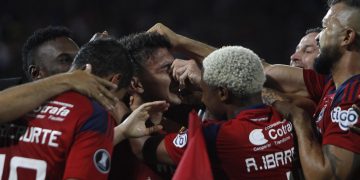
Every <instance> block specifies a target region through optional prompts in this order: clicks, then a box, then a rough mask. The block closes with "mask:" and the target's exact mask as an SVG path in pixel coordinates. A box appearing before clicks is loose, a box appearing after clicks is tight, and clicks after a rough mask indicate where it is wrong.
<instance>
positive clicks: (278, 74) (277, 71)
mask: <svg viewBox="0 0 360 180" xmlns="http://www.w3.org/2000/svg"><path fill="white" fill-rule="evenodd" d="M264 73H265V74H266V82H265V85H264V86H265V87H268V88H272V89H275V90H277V91H280V92H282V93H286V94H289V95H290V94H292V95H298V96H302V97H308V96H309V93H308V92H307V89H306V85H305V82H304V77H303V70H302V69H301V68H295V67H290V66H286V65H280V64H276V65H267V66H265V67H264Z"/></svg>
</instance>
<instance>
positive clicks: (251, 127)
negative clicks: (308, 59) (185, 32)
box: [138, 46, 294, 179]
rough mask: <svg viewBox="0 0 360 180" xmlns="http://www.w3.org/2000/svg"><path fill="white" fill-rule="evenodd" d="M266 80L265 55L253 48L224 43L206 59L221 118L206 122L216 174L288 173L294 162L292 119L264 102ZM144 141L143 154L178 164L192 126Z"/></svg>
mask: <svg viewBox="0 0 360 180" xmlns="http://www.w3.org/2000/svg"><path fill="white" fill-rule="evenodd" d="M197 74H198V75H200V74H201V72H200V70H199V69H198V71H197ZM264 82H265V75H264V73H263V70H262V66H261V61H260V59H259V57H258V56H257V55H256V54H255V53H253V52H252V51H251V50H249V49H246V48H243V47H241V46H229V47H223V48H221V49H219V50H216V51H214V52H213V53H211V54H210V55H209V56H207V57H206V58H205V59H204V61H203V73H202V81H201V82H200V86H201V89H202V93H203V94H202V101H203V103H204V104H205V106H206V109H207V110H208V111H209V112H210V113H211V114H212V116H213V117H214V119H215V120H218V121H214V120H213V121H207V122H205V123H204V126H203V133H204V136H205V140H206V145H207V150H208V152H209V156H210V159H211V162H212V163H213V165H214V170H215V171H214V174H215V177H217V178H225V177H227V178H229V179H249V178H263V177H266V176H269V177H272V178H276V179H287V178H289V176H290V174H291V171H292V170H293V166H292V163H294V159H293V155H294V146H293V145H294V143H293V135H292V124H291V123H290V122H288V121H284V120H283V118H282V116H281V115H280V114H279V113H278V112H277V111H276V110H274V108H272V107H271V106H267V105H265V104H263V103H262V99H261V89H262V87H263V83H264ZM198 83H199V82H198ZM142 145H143V146H142V147H143V149H142V151H140V152H138V154H141V153H142V155H141V156H140V157H143V158H144V159H147V160H152V161H161V162H164V163H169V164H178V163H179V161H180V159H181V157H182V155H183V153H184V151H185V149H186V146H187V131H186V130H182V131H181V132H179V133H178V134H176V133H175V134H168V135H166V136H165V137H155V136H153V137H149V138H148V139H147V140H146V141H145V142H144V143H143V144H142ZM220 172H223V173H220ZM224 175H225V176H224Z"/></svg>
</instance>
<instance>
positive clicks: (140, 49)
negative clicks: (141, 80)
mask: <svg viewBox="0 0 360 180" xmlns="http://www.w3.org/2000/svg"><path fill="white" fill-rule="evenodd" d="M120 43H121V44H123V45H124V47H125V48H126V49H127V50H128V52H129V53H130V56H131V58H132V60H133V61H134V68H135V69H134V71H135V73H140V72H142V69H143V68H142V65H144V63H145V62H146V61H147V60H148V59H149V58H150V57H151V56H152V55H153V53H154V52H155V51H156V50H157V49H158V48H167V49H171V48H172V46H171V43H170V41H169V40H168V39H167V38H166V37H165V36H162V35H160V34H159V33H156V32H141V33H136V34H130V35H128V36H125V37H123V38H121V39H120Z"/></svg>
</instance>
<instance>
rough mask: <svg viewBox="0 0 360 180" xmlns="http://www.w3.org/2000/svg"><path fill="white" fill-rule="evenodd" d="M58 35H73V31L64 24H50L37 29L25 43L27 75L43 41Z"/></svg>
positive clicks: (23, 50) (23, 51)
mask: <svg viewBox="0 0 360 180" xmlns="http://www.w3.org/2000/svg"><path fill="white" fill-rule="evenodd" d="M58 37H69V38H72V37H71V31H70V30H69V29H68V28H66V27H64V26H48V27H46V28H42V29H38V30H36V31H35V32H34V33H33V34H32V35H31V36H30V37H29V38H28V39H27V40H26V42H25V43H24V45H23V47H22V61H23V70H24V71H25V73H26V75H27V76H29V74H28V73H27V69H28V67H29V66H30V65H31V64H33V63H34V59H33V52H34V50H35V49H36V48H37V47H39V46H40V45H42V44H43V43H45V42H47V41H50V40H54V39H56V38H58Z"/></svg>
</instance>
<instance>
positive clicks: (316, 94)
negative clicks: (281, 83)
mask: <svg viewBox="0 0 360 180" xmlns="http://www.w3.org/2000/svg"><path fill="white" fill-rule="evenodd" d="M303 77H304V82H305V85H306V88H307V91H308V93H309V94H310V98H311V99H312V100H313V101H315V102H316V103H319V101H320V98H321V95H322V93H323V90H324V87H325V84H326V81H327V79H328V78H327V77H326V76H324V75H320V74H318V73H316V72H315V71H314V70H309V69H304V70H303Z"/></svg>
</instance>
